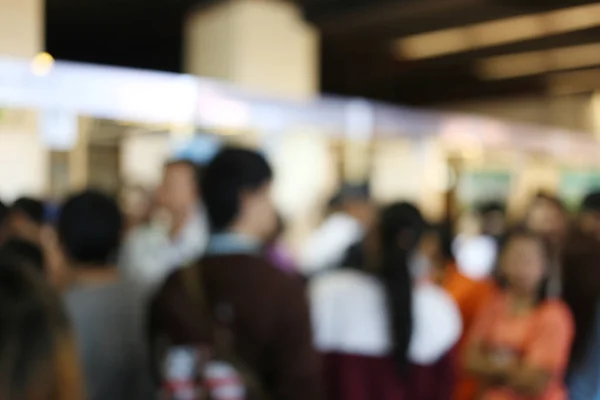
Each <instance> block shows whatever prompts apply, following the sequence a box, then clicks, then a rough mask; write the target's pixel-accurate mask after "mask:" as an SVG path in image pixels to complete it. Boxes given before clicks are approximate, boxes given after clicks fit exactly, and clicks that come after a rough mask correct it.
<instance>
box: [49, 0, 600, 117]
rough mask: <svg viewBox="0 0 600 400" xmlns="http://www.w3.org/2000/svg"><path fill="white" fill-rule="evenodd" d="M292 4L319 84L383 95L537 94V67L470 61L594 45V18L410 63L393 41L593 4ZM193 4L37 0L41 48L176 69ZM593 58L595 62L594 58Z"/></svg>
mask: <svg viewBox="0 0 600 400" xmlns="http://www.w3.org/2000/svg"><path fill="white" fill-rule="evenodd" d="M205 1H206V0H205ZM295 1H296V2H297V3H298V4H299V5H300V6H301V7H302V9H303V11H304V15H305V17H306V19H307V20H308V21H310V22H311V23H313V24H315V25H316V26H317V27H318V29H319V30H320V31H321V34H322V46H321V56H322V85H321V86H322V89H323V91H324V92H329V93H336V94H343V95H352V96H363V97H369V98H376V99H380V100H384V101H389V102H398V103H407V104H419V105H421V104H441V103H448V102H453V101H456V100H467V99H469V100H472V99H477V98H482V97H490V96H494V97H498V96H515V95H520V94H545V93H547V92H548V79H547V78H548V76H547V75H548V74H546V73H545V72H544V71H539V72H536V73H533V74H530V75H527V76H522V77H515V78H512V79H500V80H486V79H482V78H481V77H480V76H479V75H478V74H477V73H476V69H475V66H476V65H477V63H478V62H480V61H481V60H483V59H486V58H490V57H494V56H498V55H506V54H515V53H520V52H531V51H542V50H548V49H556V48H561V47H569V46H574V45H581V44H589V43H600V23H599V24H597V26H596V25H594V24H591V25H590V26H587V27H585V29H576V30H573V31H569V30H566V31H561V32H554V33H552V34H551V35H540V36H536V37H531V38H529V39H526V40H522V41H514V42H510V43H505V44H501V45H494V46H483V47H479V48H477V47H474V48H470V49H466V50H464V51H458V52H455V53H452V54H446V55H440V56H437V57H432V58H429V59H423V60H411V59H407V58H402V57H398V56H397V55H395V54H394V52H393V51H392V50H393V44H394V43H395V41H396V40H398V39H402V38H407V37H411V36H413V35H416V34H422V33H426V32H434V31H439V30H444V29H448V28H455V27H461V26H465V25H471V24H476V23H482V22H485V21H495V20H502V19H506V18H510V17H515V16H519V15H529V14H536V13H541V12H548V11H551V10H557V9H563V8H568V7H574V6H577V5H582V4H591V3H597V2H595V1H585V0H579V1H567V0H562V1H561V0H295ZM199 2H202V1H201V0H196V1H194V0H103V1H100V0H87V1H85V0H47V1H46V7H47V48H48V50H49V51H50V52H51V53H53V54H54V55H55V56H56V57H58V58H63V59H71V60H78V61H86V62H95V63H102V64H113V65H125V66H132V67H142V68H152V69H161V70H168V71H180V69H181V59H182V54H181V51H182V50H181V48H182V46H181V43H182V33H181V31H182V29H181V24H182V21H183V16H184V15H185V12H186V10H188V9H189V8H190V7H191V6H193V5H195V4H197V3H199ZM598 18H599V19H600V16H598ZM587 64H593V63H589V62H588V63H587ZM598 64H599V65H598V66H599V67H600V60H599V62H598ZM592 66H593V65H586V68H588V67H592ZM576 68H577V67H576Z"/></svg>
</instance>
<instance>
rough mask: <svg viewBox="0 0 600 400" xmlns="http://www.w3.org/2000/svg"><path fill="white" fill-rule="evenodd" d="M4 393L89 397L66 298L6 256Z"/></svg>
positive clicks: (0, 351)
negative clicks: (65, 306) (86, 392)
mask: <svg viewBox="0 0 600 400" xmlns="http://www.w3.org/2000/svg"><path fill="white" fill-rule="evenodd" d="M0 320H1V321H2V335H0V369H1V370H2V377H1V379H0V398H2V399H6V400H16V399H19V400H39V399H53V400H84V399H85V398H86V397H85V396H84V390H83V386H82V383H83V382H82V379H81V371H80V368H79V361H78V357H77V351H76V345H75V341H74V338H73V334H72V332H71V327H70V325H69V321H68V318H67V316H66V314H65V311H64V309H63V307H62V304H61V302H60V300H59V299H58V297H57V295H56V294H55V293H54V291H53V290H51V289H50V287H49V286H48V284H47V283H46V282H44V280H43V279H42V278H41V276H40V275H39V274H37V273H36V272H35V271H33V270H32V269H31V268H27V267H26V266H25V265H23V264H22V263H21V262H20V261H18V260H15V259H11V258H4V256H0Z"/></svg>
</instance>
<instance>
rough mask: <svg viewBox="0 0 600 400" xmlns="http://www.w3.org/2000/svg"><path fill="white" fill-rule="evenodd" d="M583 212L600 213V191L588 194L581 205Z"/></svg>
mask: <svg viewBox="0 0 600 400" xmlns="http://www.w3.org/2000/svg"><path fill="white" fill-rule="evenodd" d="M581 211H591V212H595V213H600V191H595V192H591V193H588V195H587V196H585V199H583V202H582V204H581Z"/></svg>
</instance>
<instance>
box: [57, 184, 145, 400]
mask: <svg viewBox="0 0 600 400" xmlns="http://www.w3.org/2000/svg"><path fill="white" fill-rule="evenodd" d="M123 228H124V222H123V216H122V214H121V211H120V210H119V208H118V206H117V204H116V202H115V201H114V200H113V199H111V198H110V197H108V196H106V195H104V194H101V193H99V192H93V191H86V192H83V193H80V194H77V195H75V196H72V197H70V198H69V199H68V200H67V201H66V202H65V204H64V205H63V207H62V210H61V213H60V217H59V221H58V239H59V243H60V246H61V249H62V251H63V253H64V259H65V261H66V262H67V264H68V267H69V273H70V283H69V285H68V287H67V288H66V290H65V292H64V294H63V299H64V302H65V305H66V308H67V311H68V314H69V317H70V318H71V320H72V322H73V324H74V330H75V334H76V337H77V341H78V345H79V346H78V350H79V355H80V357H81V360H82V363H83V369H84V374H85V381H86V387H87V394H88V397H87V398H88V399H90V400H106V399H111V400H119V399H123V400H133V399H148V398H151V397H148V396H150V394H151V387H150V376H149V365H148V359H147V358H146V354H145V351H146V346H145V342H144V338H145V334H144V322H143V319H144V313H143V310H142V304H141V300H140V294H139V290H138V288H137V287H136V286H135V285H133V284H132V283H131V282H129V281H127V280H125V279H122V278H121V277H120V276H119V271H118V268H117V266H116V255H117V252H118V250H119V245H120V242H121V235H122V233H123Z"/></svg>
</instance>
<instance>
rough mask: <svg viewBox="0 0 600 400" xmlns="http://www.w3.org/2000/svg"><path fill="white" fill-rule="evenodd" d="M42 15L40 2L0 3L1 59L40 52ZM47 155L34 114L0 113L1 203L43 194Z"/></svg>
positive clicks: (4, 0) (1, 0) (0, 0)
mask: <svg viewBox="0 0 600 400" xmlns="http://www.w3.org/2000/svg"><path fill="white" fill-rule="evenodd" d="M43 13H44V3H43V0H0V57H18V58H32V57H33V56H34V55H35V54H37V53H38V52H40V51H41V50H42V49H43V45H44V44H43V40H44V25H43V18H44V15H43ZM0 73H1V71H0ZM47 156H48V154H47V152H46V151H45V149H44V147H43V146H42V144H41V140H40V139H39V135H38V132H37V115H36V113H35V112H30V111H24V110H14V109H3V110H0V160H1V161H0V163H1V164H2V167H1V168H0V199H1V200H4V201H12V200H14V198H15V197H18V196H21V195H42V194H44V192H45V190H46V186H47V183H48V179H47V172H48V168H47V163H48V157H47Z"/></svg>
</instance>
